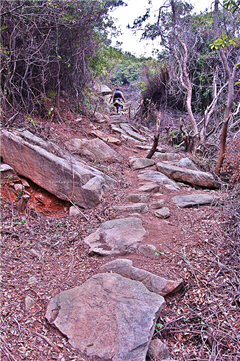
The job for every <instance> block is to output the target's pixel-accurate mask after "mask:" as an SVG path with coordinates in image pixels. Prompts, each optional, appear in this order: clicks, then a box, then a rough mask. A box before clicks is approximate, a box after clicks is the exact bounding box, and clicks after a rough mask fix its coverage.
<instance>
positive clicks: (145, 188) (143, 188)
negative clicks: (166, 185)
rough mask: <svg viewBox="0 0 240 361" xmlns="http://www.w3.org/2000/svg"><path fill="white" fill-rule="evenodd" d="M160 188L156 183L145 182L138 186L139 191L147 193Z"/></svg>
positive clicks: (155, 191)
mask: <svg viewBox="0 0 240 361" xmlns="http://www.w3.org/2000/svg"><path fill="white" fill-rule="evenodd" d="M159 189H160V186H159V185H158V184H156V183H146V184H143V185H142V186H141V187H139V189H138V190H139V191H140V192H147V193H157V192H158V191H159Z"/></svg>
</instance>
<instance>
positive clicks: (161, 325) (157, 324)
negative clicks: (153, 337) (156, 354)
mask: <svg viewBox="0 0 240 361" xmlns="http://www.w3.org/2000/svg"><path fill="white" fill-rule="evenodd" d="M163 326H164V324H163V323H160V322H159V323H156V327H155V331H156V332H158V331H159V330H160V329H161V328H163Z"/></svg>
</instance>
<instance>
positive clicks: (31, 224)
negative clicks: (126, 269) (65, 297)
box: [1, 121, 221, 361]
mask: <svg viewBox="0 0 240 361" xmlns="http://www.w3.org/2000/svg"><path fill="white" fill-rule="evenodd" d="M95 127H96V128H99V129H101V130H102V131H105V132H109V124H108V123H103V124H101V125H99V124H96V126H95ZM56 130H58V132H56ZM90 130H91V127H89V122H87V121H86V122H85V123H84V122H82V123H81V125H80V124H74V125H72V124H71V123H69V124H67V123H66V127H65V129H62V127H60V126H57V125H56V124H53V128H52V134H55V135H56V134H58V135H57V136H58V138H59V139H60V141H64V140H66V139H69V137H70V136H71V135H70V134H73V135H74V136H76V134H77V135H78V136H85V137H86V136H87V137H89V138H91V136H90ZM114 136H116V134H114ZM148 144H149V145H151V139H149V140H148ZM163 146H164V144H163ZM113 147H114V149H115V150H116V151H118V152H119V154H121V156H122V158H123V161H122V162H119V163H118V162H116V163H114V164H102V165H101V164H98V165H97V167H98V168H99V169H103V170H104V171H105V172H108V173H109V175H112V176H114V177H115V178H116V179H118V180H119V184H120V185H119V188H118V189H117V190H116V191H114V194H113V193H112V192H109V194H107V195H106V197H105V198H104V200H103V202H102V203H101V204H100V205H99V206H98V207H97V208H96V209H93V210H83V211H82V213H81V215H80V216H78V217H71V218H70V217H69V216H68V214H67V212H68V209H67V208H68V205H67V204H66V203H63V202H60V201H59V200H57V199H55V198H54V197H52V196H50V195H48V194H47V193H46V192H44V191H42V190H41V189H39V188H38V189H34V187H33V186H31V188H30V190H29V191H30V193H31V196H32V199H33V200H34V201H32V203H30V206H29V209H28V212H27V216H26V217H20V216H19V215H18V213H17V210H16V199H17V194H16V193H14V192H13V188H12V185H11V184H10V183H9V180H2V182H3V183H2V189H3V192H2V203H1V208H2V225H1V233H2V236H3V241H2V267H3V276H2V289H3V293H2V336H1V338H2V360H4V361H7V360H38V361H45V360H61V361H70V360H71V361H73V360H74V361H87V358H84V357H83V355H80V353H79V352H78V351H76V350H74V349H73V348H72V347H71V345H70V344H69V343H68V341H67V339H66V338H65V337H64V336H63V335H61V334H60V333H59V332H58V331H57V330H55V329H53V328H52V327H51V326H50V325H49V324H48V323H47V322H46V320H45V310H46V306H47V304H48V302H49V300H50V299H51V298H52V297H53V296H54V295H56V294H57V293H58V292H60V291H62V290H64V289H69V288H72V287H75V286H77V285H80V284H82V283H83V282H84V281H85V280H87V279H88V278H89V277H91V276H92V275H93V274H96V273H98V271H99V268H100V266H101V265H102V264H104V263H106V262H109V261H110V260H113V259H115V258H119V257H114V256H108V257H104V258H103V257H100V256H97V255H95V256H92V257H89V256H88V250H87V248H86V247H85V246H84V243H83V239H84V237H85V236H87V235H89V234H90V233H92V232H93V231H94V230H96V228H98V226H99V225H100V224H101V223H102V222H103V221H106V220H109V219H113V218H116V217H123V216H124V217H125V216H128V215H129V213H127V212H116V211H115V206H117V205H124V204H127V203H129V202H128V201H127V196H128V195H129V194H132V193H136V192H138V188H139V186H140V185H141V184H143V182H142V181H140V180H139V178H138V174H139V173H140V172H141V171H139V170H138V171H133V170H132V169H131V168H130V167H129V158H130V157H131V156H133V155H136V156H137V157H146V150H142V149H139V148H135V147H134V144H132V143H131V142H128V141H123V143H122V145H120V146H113ZM166 148H167V147H166ZM152 169H155V166H153V167H152ZM193 191H194V192H196V193H199V192H201V193H202V192H206V193H209V191H208V190H199V189H192V188H191V187H182V188H181V190H180V191H170V190H168V189H167V188H165V187H161V189H160V194H158V195H156V194H152V195H151V196H150V199H149V202H148V206H149V211H148V212H147V213H145V214H140V215H138V216H139V217H140V218H141V219H142V222H143V226H144V228H145V229H146V234H145V236H144V241H143V243H145V244H153V245H154V246H155V247H156V248H157V249H158V250H159V252H160V254H159V256H158V257H156V258H155V259H154V258H147V257H145V256H144V255H143V254H141V253H140V252H139V251H136V252H135V253H133V254H131V255H128V256H126V257H125V258H129V259H131V260H132V261H133V265H134V266H135V267H139V268H143V269H145V270H147V271H150V272H153V273H155V274H157V275H159V276H162V277H165V278H170V279H178V278H180V277H181V278H183V279H184V280H185V289H184V290H183V291H182V292H181V293H180V294H178V295H176V296H174V297H173V298H171V299H170V300H169V301H168V300H167V305H166V309H165V311H164V312H165V313H164V314H163V318H164V319H163V320H162V322H163V323H167V322H169V320H170V319H171V317H172V318H173V317H174V316H175V315H177V314H178V312H180V314H181V313H182V312H183V311H182V297H183V295H184V294H186V291H187V290H188V289H189V287H190V284H191V282H192V277H193V278H194V276H193V271H192V268H191V267H192V266H191V267H190V266H189V265H192V263H191V262H194V261H196V263H194V267H195V271H197V268H198V267H199V268H200V264H199V263H198V260H199V257H201V255H202V252H203V248H204V245H208V242H209V239H210V237H211V233H212V227H213V225H215V224H216V223H217V222H219V219H220V217H221V207H214V208H213V207H210V206H205V207H202V208H192V209H179V208H177V207H176V205H175V204H174V203H173V202H172V197H173V196H174V195H179V194H188V193H192V192H193ZM211 192H214V193H218V191H211ZM36 194H37V196H38V198H37V197H36ZM39 197H40V198H39ZM156 197H157V198H161V199H164V201H165V203H166V205H167V206H168V207H169V209H170V212H171V216H170V218H168V219H159V218H156V216H155V215H154V210H153V209H151V208H150V203H151V202H152V201H153V200H154V199H156ZM36 199H38V200H39V199H40V200H39V201H38V202H37V201H36ZM50 201H51V202H50ZM40 210H41V212H40ZM195 271H194V272H195ZM171 309H174V310H175V311H174V315H173V314H172V311H171ZM178 310H180V311H178ZM185 312H187V311H185ZM166 341H167V342H168V344H169V346H170V347H171V351H172V355H173V357H172V358H174V357H178V359H179V360H181V359H184V360H187V358H184V356H182V354H183V353H181V352H182V351H181V347H183V348H184V347H185V350H187V347H188V346H187V345H188V343H187V342H188V341H187V340H186V343H185V344H184V345H185V346H184V345H182V346H181V341H182V340H180V339H179V340H177V339H175V338H173V337H169V338H168V339H167V340H166ZM195 348H196V350H197V349H198V348H197V346H196V347H195ZM206 352H207V351H206ZM182 357H183V358H182ZM89 361H90V360H89Z"/></svg>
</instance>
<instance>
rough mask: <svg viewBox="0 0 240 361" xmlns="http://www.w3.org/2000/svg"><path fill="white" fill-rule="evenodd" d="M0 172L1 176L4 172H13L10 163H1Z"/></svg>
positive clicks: (8, 173) (9, 173) (7, 173)
mask: <svg viewBox="0 0 240 361" xmlns="http://www.w3.org/2000/svg"><path fill="white" fill-rule="evenodd" d="M0 172H1V177H2V176H3V174H4V176H6V175H11V174H13V173H14V170H13V168H12V167H10V165H8V164H2V163H1V165H0Z"/></svg>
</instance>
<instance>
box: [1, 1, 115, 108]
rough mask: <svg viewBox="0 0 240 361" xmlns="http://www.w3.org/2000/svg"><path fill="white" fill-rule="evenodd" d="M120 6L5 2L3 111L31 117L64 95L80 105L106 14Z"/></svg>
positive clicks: (106, 22) (106, 24)
mask: <svg viewBox="0 0 240 361" xmlns="http://www.w3.org/2000/svg"><path fill="white" fill-rule="evenodd" d="M120 4H122V0H103V1H95V0H68V1H63V0H18V1H8V0H3V1H2V2H1V5H0V7H1V20H2V22H1V48H0V52H1V59H2V66H1V68H2V71H1V92H2V98H3V101H4V102H3V105H6V104H8V105H11V106H12V107H14V108H15V109H16V108H24V110H25V111H28V112H31V111H33V110H36V109H38V110H39V107H40V106H41V103H42V98H46V96H48V95H49V94H50V95H51V98H55V99H56V101H58V99H59V96H60V92H63V91H64V92H66V93H67V94H68V95H69V96H71V97H73V98H74V99H75V100H76V99H78V98H79V95H80V94H81V92H82V90H83V88H84V87H85V85H86V84H87V83H88V81H89V80H90V78H91V76H92V71H94V67H95V68H96V67H97V66H98V64H97V63H96V61H94V62H93V61H92V59H93V58H94V57H96V54H97V53H98V52H99V51H100V49H101V48H102V44H103V43H104V41H106V30H107V29H108V28H109V26H112V22H111V21H110V20H109V17H108V11H109V9H111V8H112V7H114V6H118V5H120Z"/></svg>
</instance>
